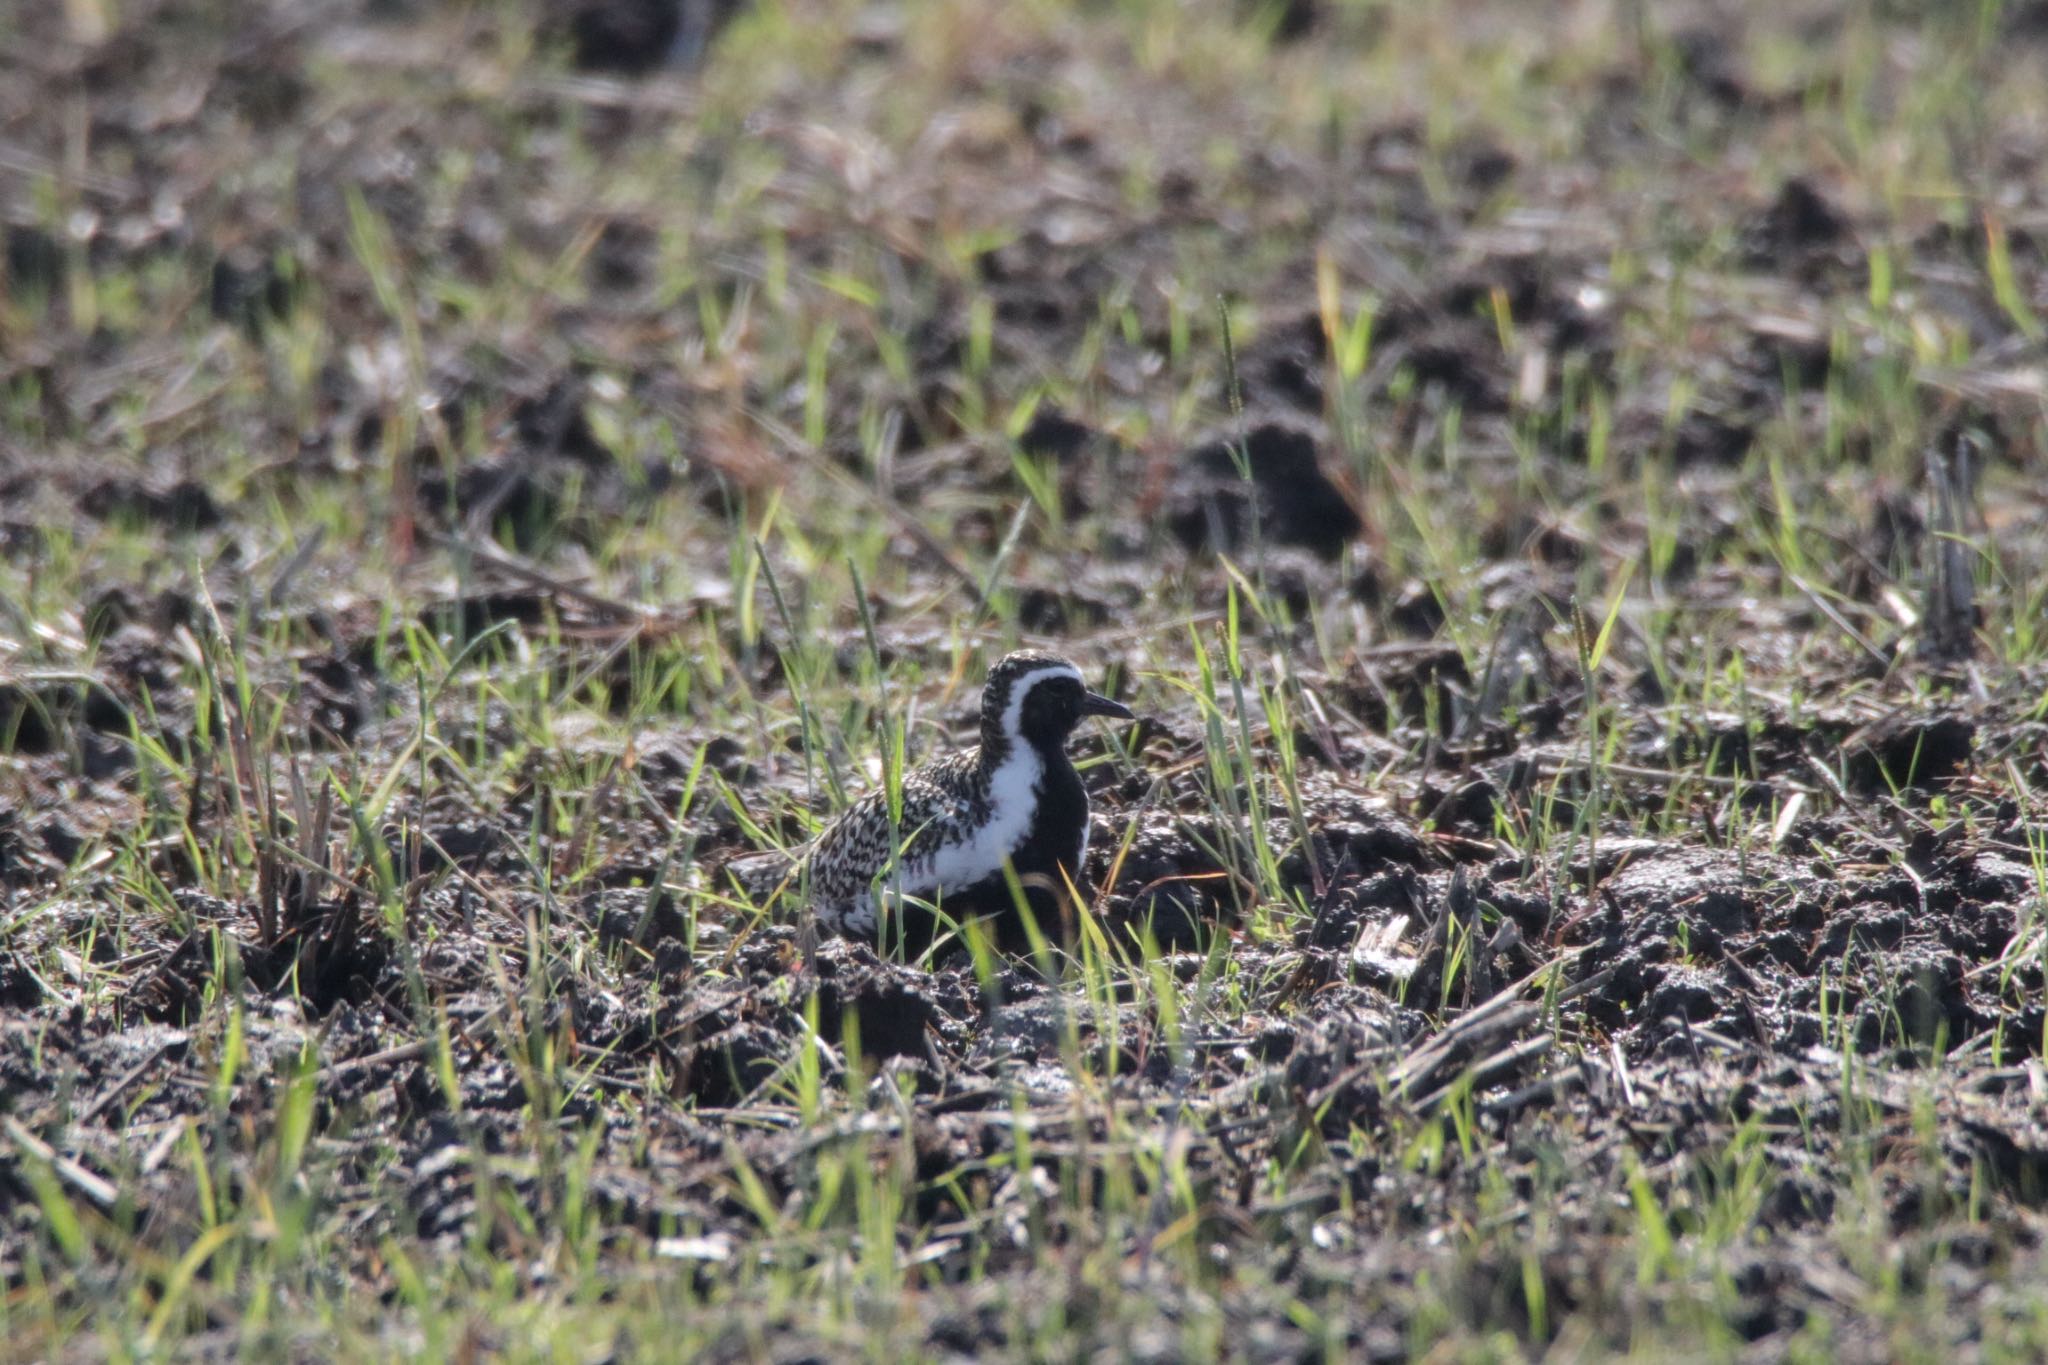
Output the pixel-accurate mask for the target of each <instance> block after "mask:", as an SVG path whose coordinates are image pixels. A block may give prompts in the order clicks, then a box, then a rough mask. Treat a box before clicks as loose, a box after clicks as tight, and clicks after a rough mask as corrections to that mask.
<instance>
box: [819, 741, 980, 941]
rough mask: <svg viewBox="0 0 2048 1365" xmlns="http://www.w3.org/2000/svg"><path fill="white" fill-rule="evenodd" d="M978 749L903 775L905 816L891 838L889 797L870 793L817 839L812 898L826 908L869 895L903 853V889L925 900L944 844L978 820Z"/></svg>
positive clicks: (883, 793)
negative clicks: (974, 783) (974, 778)
mask: <svg viewBox="0 0 2048 1365" xmlns="http://www.w3.org/2000/svg"><path fill="white" fill-rule="evenodd" d="M974 759H975V755H974V753H973V752H972V751H970V752H968V753H966V754H958V755H954V756H953V757H951V758H947V759H942V760H940V761H939V762H937V763H931V764H927V765H926V766H924V767H922V768H919V769H917V770H916V771H915V772H910V773H906V774H905V775H904V778H903V815H902V819H901V820H900V821H898V823H897V827H896V829H895V831H894V833H893V834H892V833H891V831H890V828H889V796H888V793H887V792H884V791H872V792H869V793H868V794H867V795H866V796H863V797H862V798H861V799H860V800H858V801H856V802H854V803H853V804H852V805H851V806H849V807H847V808H846V811H845V813H844V814H842V815H841V816H840V817H839V818H838V819H837V820H834V821H833V822H832V824H831V825H830V826H828V827H827V828H826V830H825V832H824V833H823V834H820V835H819V836H818V842H817V846H816V847H815V849H814V850H813V851H812V854H811V869H810V871H811V893H812V896H813V898H814V899H815V900H817V901H819V902H820V903H821V904H828V905H829V904H835V903H840V902H845V901H850V900H853V899H855V898H857V897H859V896H863V895H865V894H867V892H868V890H869V888H870V887H871V886H872V885H873V884H874V881H875V878H876V877H877V876H878V875H880V874H881V873H882V872H883V870H884V869H886V868H887V867H888V866H889V864H890V861H891V860H892V858H895V857H896V856H897V855H898V853H899V850H900V853H901V863H900V866H901V870H902V880H901V883H900V889H901V890H902V891H904V892H906V893H908V894H910V895H913V896H917V895H924V894H926V893H928V892H930V891H932V890H934V889H935V888H934V886H933V885H932V884H931V883H930V881H929V877H930V871H931V866H932V863H933V860H934V858H935V857H936V855H937V853H938V850H939V847H940V845H941V844H943V843H945V842H946V841H947V840H949V839H954V838H958V837H959V833H960V830H961V828H962V827H963V826H964V825H966V824H968V823H970V822H971V821H973V820H974V819H976V818H979V816H980V815H981V814H983V813H982V812H978V811H977V810H976V809H975V807H974V802H973V798H972V794H971V793H972V787H971V784H969V783H968V782H967V780H966V779H967V776H968V774H969V773H970V772H971V771H972V770H973V767H974Z"/></svg>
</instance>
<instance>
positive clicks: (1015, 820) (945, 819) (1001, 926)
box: [728, 650, 1136, 958]
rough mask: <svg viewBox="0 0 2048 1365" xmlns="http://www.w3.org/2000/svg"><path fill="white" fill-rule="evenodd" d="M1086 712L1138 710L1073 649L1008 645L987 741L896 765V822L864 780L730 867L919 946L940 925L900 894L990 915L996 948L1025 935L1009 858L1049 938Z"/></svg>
mask: <svg viewBox="0 0 2048 1365" xmlns="http://www.w3.org/2000/svg"><path fill="white" fill-rule="evenodd" d="M1088 716H1103V717H1108V718H1113V719H1117V720H1134V719H1136V717H1135V715H1134V714H1133V713H1132V711H1131V709H1130V708H1129V707H1127V706H1125V705H1124V704H1123V703H1121V702H1118V701H1114V700H1112V699H1110V698H1109V697H1105V696H1102V695H1100V694H1098V693H1095V692H1091V691H1089V690H1088V686H1087V684H1086V682H1085V681H1084V679H1083V678H1082V676H1081V670H1080V669H1079V668H1078V667H1076V666H1075V665H1074V664H1073V663H1072V662H1070V661H1069V660H1067V659H1063V658H1061V657H1060V656H1058V655H1056V654H1049V653H1042V652H1040V651H1036V650H1018V651H1016V652H1014V653H1010V654H1006V655H1004V656H1003V657H1002V658H1001V659H998V660H997V661H996V662H995V663H994V664H993V665H992V666H991V667H990V668H989V671H988V678H987V681H986V682H985V683H984V684H983V686H982V689H981V743H980V744H979V745H978V746H976V747H974V748H971V749H965V750H961V751H960V752H957V753H952V754H947V755H945V756H944V757H941V758H937V759H934V760H932V761H931V762H928V763H925V764H923V765H922V766H920V767H918V768H917V769H915V770H914V771H911V772H909V773H906V774H904V777H903V781H902V793H903V804H902V810H901V814H900V815H899V817H898V818H897V819H896V821H895V822H894V823H893V826H892V822H891V820H890V816H889V795H888V792H887V791H886V790H877V791H872V792H869V793H868V794H867V795H865V796H863V797H861V798H860V799H859V800H857V801H855V802H854V803H853V804H852V805H851V806H848V807H847V808H846V810H844V811H843V812H841V813H840V815H839V816H838V817H837V818H835V819H834V820H832V822H831V823H830V824H828V825H827V826H826V827H825V828H824V829H823V830H822V831H821V832H820V833H819V834H818V836H817V837H816V838H815V839H813V840H812V841H811V842H810V843H809V844H807V845H805V846H803V847H802V848H799V849H797V850H794V851H792V852H789V853H785V854H779V855H778V854H766V855H756V856H754V857H752V858H747V859H736V860H734V862H733V863H731V864H728V867H729V868H730V869H731V871H732V873H733V875H734V878H735V880H736V881H738V883H739V884H740V885H741V887H742V888H743V889H745V890H747V891H748V892H749V893H751V894H753V895H756V896H760V895H762V894H763V893H764V892H765V891H768V890H769V889H771V888H772V887H774V886H776V885H781V886H785V887H796V888H800V890H801V892H802V893H803V894H804V895H805V896H806V897H807V899H808V903H809V907H810V909H811V911H812V912H813V914H814V916H815V922H816V924H817V927H818V929H819V931H820V932H823V933H828V934H836V935H839V936H842V937H846V938H852V939H865V940H868V941H877V940H879V941H881V942H882V943H884V944H885V945H886V944H889V943H894V942H898V941H900V942H901V944H902V947H903V950H904V952H905V954H906V955H907V956H910V957H912V958H915V957H921V956H922V955H923V954H924V952H925V951H926V950H927V949H928V948H929V947H930V946H931V945H932V944H933V943H934V942H936V941H937V938H938V936H939V933H940V931H941V929H942V928H943V925H942V923H941V922H940V920H939V919H938V917H937V916H935V915H934V914H933V913H932V912H931V911H930V910H928V909H925V908H923V907H922V906H920V905H916V904H912V903H909V902H906V901H905V899H904V898H905V897H914V898H916V900H918V901H922V902H928V903H931V904H933V905H936V906H937V907H938V908H939V909H940V910H942V911H943V912H944V913H945V915H946V917H947V918H950V919H952V920H954V921H955V922H958V923H965V922H966V921H967V920H969V919H981V920H984V921H985V922H986V927H988V928H989V929H991V930H992V931H993V938H994V940H995V942H996V944H997V946H998V947H999V948H1001V949H1003V950H1004V951H1008V952H1021V951H1024V950H1026V949H1027V948H1029V947H1030V946H1031V945H1030V934H1029V932H1028V931H1027V930H1026V929H1025V927H1024V920H1023V917H1022V915H1021V914H1020V913H1019V909H1018V906H1017V901H1016V896H1015V894H1014V893H1013V891H1012V890H1011V886H1010V882H1009V879H1008V878H1007V877H1006V876H1005V873H1004V866H1005V864H1007V865H1008V866H1009V868H1010V870H1011V871H1012V872H1013V873H1014V874H1015V876H1016V878H1017V881H1018V883H1019V884H1020V885H1021V886H1022V887H1023V889H1024V894H1025V902H1026V904H1027V905H1028V906H1029V907H1030V910H1031V914H1032V916H1033V917H1034V918H1035V919H1036V921H1037V922H1038V924H1039V926H1040V929H1041V931H1042V932H1044V933H1045V934H1046V935H1047V936H1048V937H1057V934H1058V927H1057V926H1058V915H1059V908H1060V903H1061V894H1062V892H1063V891H1064V890H1065V888H1066V887H1067V886H1068V885H1069V884H1071V885H1072V886H1074V887H1076V888H1078V887H1080V886H1081V884H1082V880H1083V872H1082V867H1083V864H1084V862H1085V861H1086V859H1087V855H1088V792H1087V789H1086V788H1085V787H1083V786H1082V785H1081V775H1080V774H1079V773H1077V772H1076V771H1075V770H1074V765H1073V762H1072V761H1071V760H1070V759H1069V758H1068V757H1067V749H1066V745H1067V738H1068V736H1069V735H1071V734H1072V733H1073V732H1074V729H1075V728H1076V727H1077V726H1078V725H1080V723H1081V721H1082V720H1083V719H1084V718H1085V717H1088ZM878 893H879V894H878ZM891 912H893V913H891ZM885 920H888V921H890V922H889V923H888V924H887V925H886V932H885V924H884V921H885Z"/></svg>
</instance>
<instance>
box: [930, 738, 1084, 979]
mask: <svg viewBox="0 0 2048 1365" xmlns="http://www.w3.org/2000/svg"><path fill="white" fill-rule="evenodd" d="M1039 753H1040V757H1041V758H1043V759H1044V761H1045V772H1044V774H1043V776H1041V777H1040V778H1039V785H1038V807H1037V810H1036V811H1035V812H1034V814H1033V816H1032V821H1031V829H1030V831H1029V832H1028V833H1027V834H1026V835H1025V837H1024V842H1023V843H1022V844H1020V845H1019V846H1018V847H1017V850H1016V852H1014V853H1013V854H1011V855H1010V862H1011V864H1012V865H1013V866H1014V867H1015V868H1016V870H1017V878H1018V880H1019V881H1021V882H1022V883H1023V884H1024V895H1025V899H1026V901H1027V902H1028V903H1029V905H1030V907H1031V914H1032V917H1033V918H1034V919H1035V920H1037V921H1038V928H1039V932H1041V933H1043V934H1044V935H1045V936H1046V937H1047V938H1048V939H1050V940H1051V941H1053V942H1054V943H1058V942H1060V941H1061V939H1062V938H1063V937H1064V936H1065V933H1066V931H1065V929H1064V927H1063V925H1062V921H1061V911H1060V902H1059V894H1058V893H1059V892H1063V891H1064V889H1065V887H1066V884H1067V881H1068V880H1069V879H1071V880H1072V881H1073V883H1074V885H1075V886H1076V887H1079V888H1080V889H1081V890H1082V891H1083V892H1084V893H1085V892H1086V890H1087V885H1086V883H1085V881H1084V880H1083V874H1082V869H1081V836H1082V835H1083V833H1084V832H1086V830H1087V828H1088V791H1087V788H1085V787H1083V786H1082V785H1081V775H1080V774H1079V773H1077V772H1075V771H1074V765H1073V764H1072V763H1071V762H1070V761H1068V759H1067V755H1066V752H1065V750H1064V749H1060V748H1054V749H1053V750H1052V751H1051V752H1050V753H1048V752H1046V751H1045V750H1044V749H1043V748H1041V749H1040V751H1039ZM1062 868H1064V869H1066V870H1065V872H1064V873H1062V872H1061V869H1062ZM940 905H941V908H942V909H944V910H945V912H946V914H947V915H948V916H949V917H951V918H953V919H956V920H965V919H969V918H984V917H985V918H986V919H987V920H988V921H989V924H988V928H989V929H990V930H991V931H992V936H993V937H994V939H995V941H996V944H997V946H998V947H1000V948H1001V949H1002V950H1003V951H1005V952H1011V953H1020V952H1024V951H1026V950H1028V949H1029V948H1030V946H1031V936H1030V935H1029V934H1027V933H1025V932H1024V921H1023V918H1022V917H1021V916H1019V915H1018V913H1017V902H1016V900H1015V898H1014V897H1013V896H1012V894H1011V892H1010V887H1009V883H1008V882H1007V881H1005V880H1004V879H1003V878H1002V877H1001V876H1000V875H998V876H994V877H989V878H986V879H984V880H982V881H979V882H976V883H975V884H974V885H972V886H967V887H962V888H960V889H959V890H957V891H949V892H947V893H946V895H945V898H944V899H943V900H942V901H941V902H940ZM903 931H904V947H905V949H906V951H908V952H909V953H911V954H916V953H921V952H922V951H924V949H925V948H926V947H928V946H930V944H931V942H932V939H933V938H934V937H935V936H936V932H937V926H936V925H935V924H934V923H932V921H931V917H930V916H928V915H920V914H916V913H915V912H906V914H905V916H904V923H903Z"/></svg>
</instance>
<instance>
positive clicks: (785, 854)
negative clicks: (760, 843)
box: [720, 848, 803, 906]
mask: <svg viewBox="0 0 2048 1365" xmlns="http://www.w3.org/2000/svg"><path fill="white" fill-rule="evenodd" d="M720 872H721V873H722V874H723V876H724V878H725V880H726V881H727V882H728V883H730V884H731V885H732V886H733V887H734V888H735V889H736V890H738V891H739V892H740V894H741V895H743V896H745V897H746V898H747V899H748V900H750V901H752V902H753V903H754V904H756V905H760V906H767V905H769V904H771V903H772V902H773V901H774V900H775V898H776V897H777V896H779V895H782V894H784V893H786V892H794V891H795V890H796V889H797V885H798V883H799V881H800V880H801V878H802V876H803V850H802V849H794V850H791V849H781V848H771V849H767V850H764V851H763V852H760V853H743V854H741V855H740V856H739V857H737V858H734V859H732V860H730V861H729V862H727V863H726V864H725V866H724V867H722V868H721V869H720Z"/></svg>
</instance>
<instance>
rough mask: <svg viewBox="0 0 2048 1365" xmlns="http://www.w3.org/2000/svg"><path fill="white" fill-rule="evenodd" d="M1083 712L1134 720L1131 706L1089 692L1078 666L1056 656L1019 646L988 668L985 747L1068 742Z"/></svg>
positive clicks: (983, 707)
mask: <svg viewBox="0 0 2048 1365" xmlns="http://www.w3.org/2000/svg"><path fill="white" fill-rule="evenodd" d="M1083 716H1114V717H1116V718H1117V719H1119V720H1130V719H1133V717H1132V715H1131V709H1130V708H1129V707H1128V706H1125V705H1124V704H1123V703H1122V702H1118V701H1111V700H1110V699H1109V698H1108V697H1104V696H1099V695H1097V694H1096V693H1094V692H1090V691H1089V690H1088V685H1087V684H1086V683H1084V682H1082V681H1081V670H1080V669H1078V668H1076V667H1074V665H1073V664H1071V663H1069V662H1068V661H1067V660H1065V659H1062V658H1060V657H1059V656H1058V655H1056V654H1041V653H1038V652H1036V651H1033V650H1019V651H1018V652H1016V653H1015V654H1006V655H1004V656H1003V657H1002V658H1001V659H999V660H997V661H996V664H995V666H994V667H992V668H990V669H989V671H988V684H987V686H986V687H984V688H983V689H982V693H981V734H982V743H983V745H984V747H986V748H989V749H992V750H996V751H1005V752H1006V751H1007V750H1008V748H1009V746H1010V745H1012V744H1015V743H1018V742H1020V741H1022V742H1026V743H1030V744H1035V745H1038V746H1040V747H1057V746H1059V745H1060V744H1063V743H1065V742H1066V738H1067V736H1068V735H1070V734H1072V733H1073V730H1074V727H1075V726H1076V725H1079V724H1080V723H1081V718H1082V717H1083Z"/></svg>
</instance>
